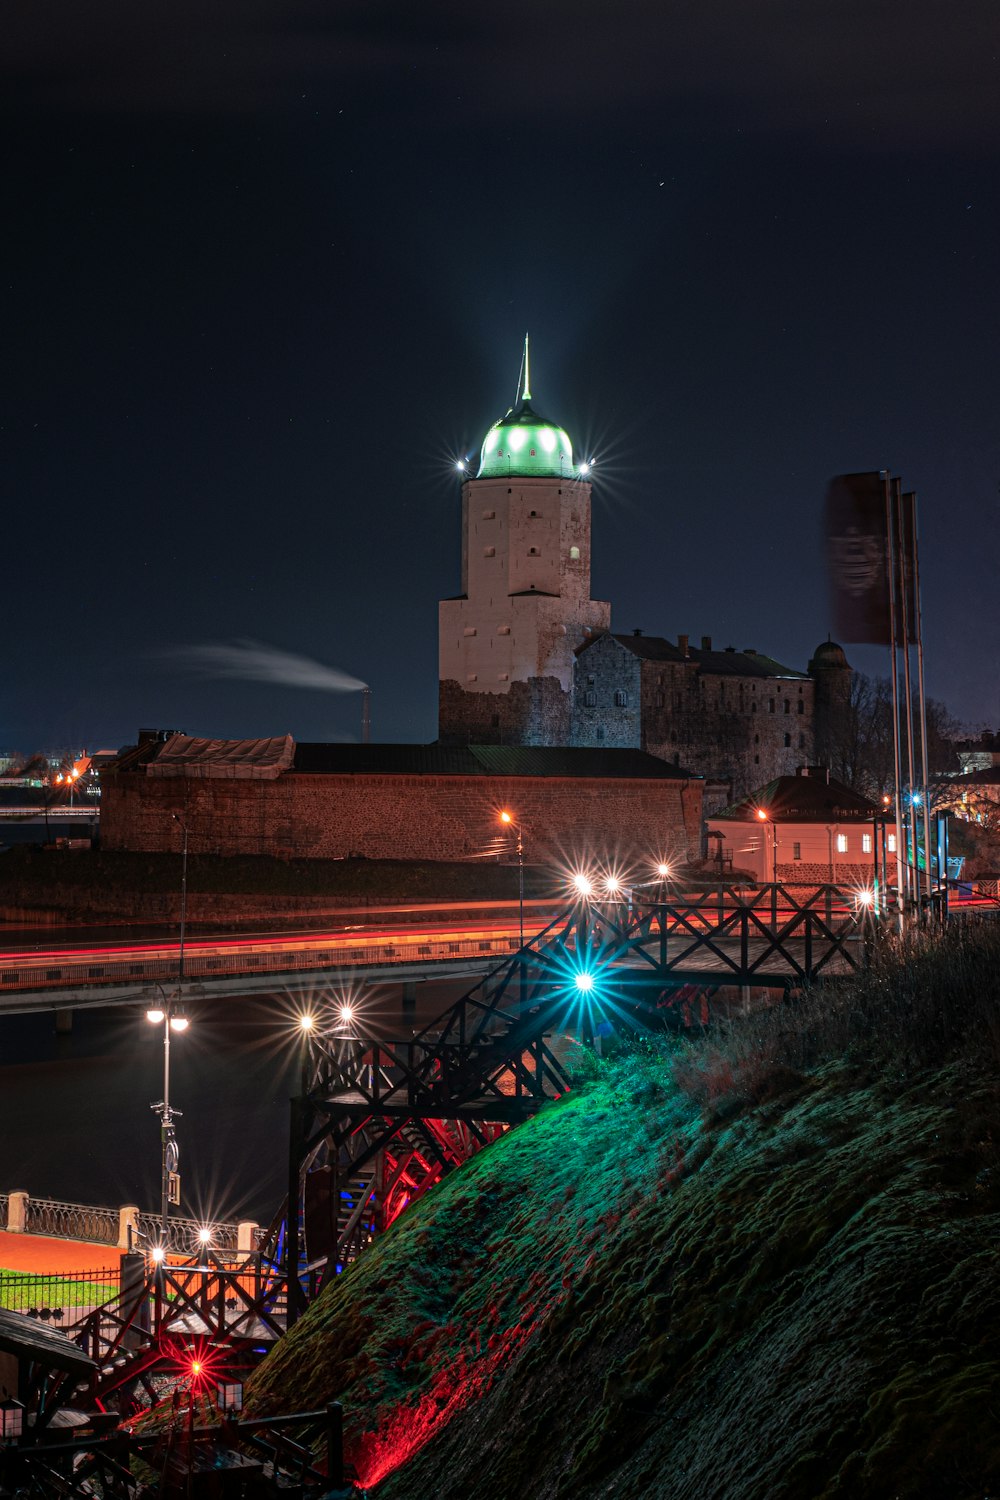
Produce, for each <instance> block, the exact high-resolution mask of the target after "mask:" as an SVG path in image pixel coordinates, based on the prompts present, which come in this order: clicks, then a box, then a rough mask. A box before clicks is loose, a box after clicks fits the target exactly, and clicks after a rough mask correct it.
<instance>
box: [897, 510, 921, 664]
mask: <svg viewBox="0 0 1000 1500" xmlns="http://www.w3.org/2000/svg"><path fill="white" fill-rule="evenodd" d="M916 536H917V497H916V495H915V493H914V492H913V490H909V491H908V492H907V493H906V494H905V495H900V497H899V513H898V515H897V516H896V547H897V548H898V551H899V555H900V557H901V558H902V560H903V569H902V585H901V586H902V587H903V588H905V589H906V639H907V640H908V641H909V642H910V644H911V645H913V644H915V643H916V639H917V592H916V588H915V587H914V567H913V564H914V559H915V557H916V545H917V543H916Z"/></svg>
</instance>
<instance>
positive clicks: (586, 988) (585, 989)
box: [576, 969, 594, 995]
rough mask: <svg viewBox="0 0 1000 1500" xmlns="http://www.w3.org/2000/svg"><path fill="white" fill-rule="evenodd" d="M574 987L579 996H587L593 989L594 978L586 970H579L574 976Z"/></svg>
mask: <svg viewBox="0 0 1000 1500" xmlns="http://www.w3.org/2000/svg"><path fill="white" fill-rule="evenodd" d="M576 987H577V989H578V990H579V991H580V994H581V995H589V994H590V992H591V990H592V989H593V988H594V976H593V974H591V973H589V972H588V971H587V970H586V969H581V970H580V973H579V974H578V975H577V976H576Z"/></svg>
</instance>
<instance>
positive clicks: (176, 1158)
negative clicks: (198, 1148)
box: [146, 1000, 188, 1255]
mask: <svg viewBox="0 0 1000 1500" xmlns="http://www.w3.org/2000/svg"><path fill="white" fill-rule="evenodd" d="M146 1020H147V1021H149V1022H150V1023H151V1024H152V1025H154V1026H156V1025H159V1024H160V1023H161V1022H162V1024H163V1098H162V1099H160V1100H157V1102H156V1103H155V1104H151V1105H150V1109H152V1110H155V1111H156V1112H157V1113H158V1114H159V1117H160V1249H161V1251H162V1252H163V1254H164V1255H165V1254H166V1250H167V1234H168V1229H169V1220H170V1204H171V1202H174V1203H179V1202H180V1178H179V1176H178V1172H177V1169H178V1166H179V1165H180V1152H179V1150H178V1146H177V1135H176V1132H175V1130H174V1120H175V1119H176V1118H177V1117H178V1116H179V1115H180V1113H181V1111H180V1110H179V1109H174V1108H173V1106H172V1105H171V1103H170V1033H171V1032H172V1031H186V1030H187V1027H188V1018H187V1016H185V1015H183V1014H182V1013H181V1012H179V1011H178V1010H175V1009H174V1008H173V1006H172V1005H171V1003H170V1001H169V1000H167V1001H164V1003H163V1004H162V1005H157V1006H153V1007H151V1008H150V1009H149V1010H148V1011H147V1012H146Z"/></svg>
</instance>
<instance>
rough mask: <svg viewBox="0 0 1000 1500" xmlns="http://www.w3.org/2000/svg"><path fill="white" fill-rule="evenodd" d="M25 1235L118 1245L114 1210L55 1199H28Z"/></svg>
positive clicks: (115, 1212) (116, 1219)
mask: <svg viewBox="0 0 1000 1500" xmlns="http://www.w3.org/2000/svg"><path fill="white" fill-rule="evenodd" d="M24 1228H25V1233H26V1234H50V1235H52V1236H54V1237H55V1238H56V1239H60V1240H89V1241H90V1242H91V1243H92V1244H95V1245H117V1243H118V1210H117V1208H95V1207H89V1206H88V1205H86V1204H83V1203H60V1202H59V1201H58V1200H57V1199H55V1198H29V1199H28V1201H27V1203H26V1205H25V1221H24Z"/></svg>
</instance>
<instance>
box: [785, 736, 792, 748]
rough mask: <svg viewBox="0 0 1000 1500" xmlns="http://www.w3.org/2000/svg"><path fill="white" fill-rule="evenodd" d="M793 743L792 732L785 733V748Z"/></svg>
mask: <svg viewBox="0 0 1000 1500" xmlns="http://www.w3.org/2000/svg"><path fill="white" fill-rule="evenodd" d="M791 743H792V737H791V735H790V734H786V735H785V749H786V750H787V749H788V748H789V746H790V745H791Z"/></svg>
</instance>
